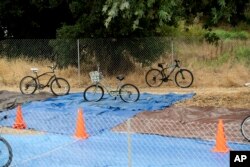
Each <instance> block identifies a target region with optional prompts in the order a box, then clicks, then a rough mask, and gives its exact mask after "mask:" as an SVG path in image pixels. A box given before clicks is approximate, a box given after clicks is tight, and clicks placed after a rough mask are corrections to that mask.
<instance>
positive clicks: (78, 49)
mask: <svg viewBox="0 0 250 167" xmlns="http://www.w3.org/2000/svg"><path fill="white" fill-rule="evenodd" d="M77 59H78V61H77V62H78V84H79V87H80V86H81V68H80V44H79V39H77Z"/></svg>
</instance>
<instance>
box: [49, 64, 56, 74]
mask: <svg viewBox="0 0 250 167" xmlns="http://www.w3.org/2000/svg"><path fill="white" fill-rule="evenodd" d="M47 67H49V68H50V69H51V70H52V71H53V72H54V70H55V69H56V67H57V64H56V65H55V66H54V65H52V66H47Z"/></svg>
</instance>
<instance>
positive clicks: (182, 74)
mask: <svg viewBox="0 0 250 167" xmlns="http://www.w3.org/2000/svg"><path fill="white" fill-rule="evenodd" d="M193 81H194V77H193V74H192V72H191V71H189V70H187V69H180V70H179V71H178V72H177V73H176V74H175V83H176V85H177V86H179V87H181V88H188V87H190V86H191V85H192V83H193Z"/></svg>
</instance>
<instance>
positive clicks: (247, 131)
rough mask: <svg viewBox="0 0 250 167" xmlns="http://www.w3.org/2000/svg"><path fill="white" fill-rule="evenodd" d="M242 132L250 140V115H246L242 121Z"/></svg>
mask: <svg viewBox="0 0 250 167" xmlns="http://www.w3.org/2000/svg"><path fill="white" fill-rule="evenodd" d="M240 127H241V134H242V135H243V136H244V138H245V139H246V140H247V141H249V142H250V116H248V117H246V118H245V119H244V120H243V121H242V122H241V126H240Z"/></svg>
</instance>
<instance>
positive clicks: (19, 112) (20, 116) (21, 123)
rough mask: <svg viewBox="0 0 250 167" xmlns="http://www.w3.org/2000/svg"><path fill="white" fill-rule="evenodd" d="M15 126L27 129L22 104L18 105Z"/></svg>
mask: <svg viewBox="0 0 250 167" xmlns="http://www.w3.org/2000/svg"><path fill="white" fill-rule="evenodd" d="M13 128H15V129H25V128H26V123H25V122H24V120H23V114H22V109H21V105H18V106H17V113H16V121H15V123H14V125H13Z"/></svg>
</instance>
